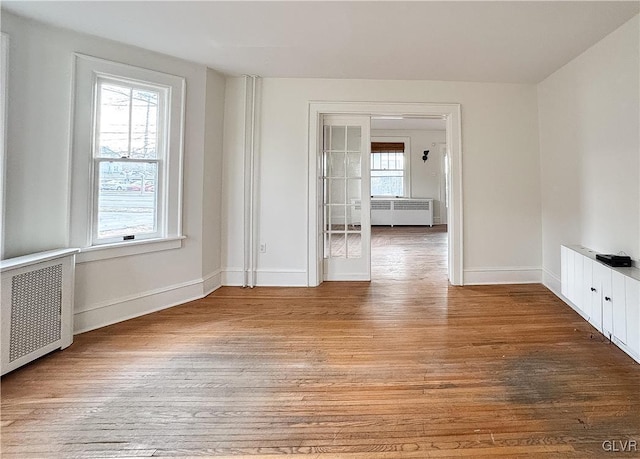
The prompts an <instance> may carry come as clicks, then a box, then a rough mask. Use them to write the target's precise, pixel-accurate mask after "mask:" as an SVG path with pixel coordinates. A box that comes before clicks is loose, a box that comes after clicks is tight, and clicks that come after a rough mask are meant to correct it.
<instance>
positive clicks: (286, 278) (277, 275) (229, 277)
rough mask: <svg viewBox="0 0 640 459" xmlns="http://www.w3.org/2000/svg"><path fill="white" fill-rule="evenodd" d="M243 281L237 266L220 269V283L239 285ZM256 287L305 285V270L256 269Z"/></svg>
mask: <svg viewBox="0 0 640 459" xmlns="http://www.w3.org/2000/svg"><path fill="white" fill-rule="evenodd" d="M243 283H244V278H243V273H242V270H241V269H238V268H228V269H225V270H223V271H222V285H228V286H235V287H237V286H241V285H242V284H243ZM256 286H257V287H307V286H308V285H307V271H305V270H280V269H275V270H266V269H259V270H257V271H256Z"/></svg>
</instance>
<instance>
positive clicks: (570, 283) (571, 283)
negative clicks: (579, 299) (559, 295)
mask: <svg viewBox="0 0 640 459" xmlns="http://www.w3.org/2000/svg"><path fill="white" fill-rule="evenodd" d="M576 256H578V254H577V253H575V252H574V251H573V250H571V249H568V250H567V293H568V295H567V298H568V299H569V301H571V302H572V303H573V304H575V299H576V282H575V270H574V269H573V265H574V264H575V257H576Z"/></svg>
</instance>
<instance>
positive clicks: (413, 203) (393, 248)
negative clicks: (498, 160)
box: [371, 116, 448, 284]
mask: <svg viewBox="0 0 640 459" xmlns="http://www.w3.org/2000/svg"><path fill="white" fill-rule="evenodd" d="M446 159H447V158H446V122H445V120H444V119H442V117H435V118H433V117H430V118H425V117H401V116H373V117H372V118H371V225H372V226H371V279H372V280H376V281H417V280H419V281H425V280H428V281H434V282H435V281H436V280H437V281H439V282H440V284H442V283H443V282H444V283H446V281H447V273H448V269H447V264H448V251H447V239H448V238H447V200H446V189H447V184H446V181H447V178H446V175H447V167H446Z"/></svg>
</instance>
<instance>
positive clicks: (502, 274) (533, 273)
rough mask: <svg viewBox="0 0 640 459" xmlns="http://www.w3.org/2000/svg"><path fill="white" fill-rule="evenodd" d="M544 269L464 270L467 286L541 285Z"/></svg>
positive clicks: (522, 267)
mask: <svg viewBox="0 0 640 459" xmlns="http://www.w3.org/2000/svg"><path fill="white" fill-rule="evenodd" d="M541 282H542V269H541V268H540V267H534V266H506V267H501V268H469V269H465V270H464V284H465V285H493V284H539V283H541Z"/></svg>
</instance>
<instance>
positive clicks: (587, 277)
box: [580, 257, 594, 320]
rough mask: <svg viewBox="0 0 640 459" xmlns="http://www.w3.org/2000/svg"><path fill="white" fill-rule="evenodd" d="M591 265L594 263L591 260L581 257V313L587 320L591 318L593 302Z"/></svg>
mask: <svg viewBox="0 0 640 459" xmlns="http://www.w3.org/2000/svg"><path fill="white" fill-rule="evenodd" d="M593 265H594V261H593V260H592V259H591V258H587V257H582V285H581V286H580V289H581V290H582V312H583V313H584V315H585V317H586V319H587V320H589V319H590V318H591V314H593V311H592V310H591V308H592V304H593V302H594V300H593V299H592V296H593V295H594V292H593V291H592V290H591V289H592V288H593Z"/></svg>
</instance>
